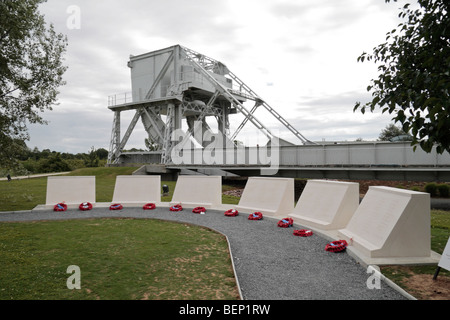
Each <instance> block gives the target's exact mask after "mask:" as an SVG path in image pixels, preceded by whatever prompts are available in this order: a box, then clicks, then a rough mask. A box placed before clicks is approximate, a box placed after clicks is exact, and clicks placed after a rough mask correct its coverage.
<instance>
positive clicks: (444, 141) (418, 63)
mask: <svg viewBox="0 0 450 320" xmlns="http://www.w3.org/2000/svg"><path fill="white" fill-rule="evenodd" d="M385 1H386V2H390V0H385ZM394 1H396V0H394ZM418 5H419V8H418V9H412V8H410V4H406V5H405V6H404V7H403V8H402V10H401V12H400V13H399V17H400V18H402V19H406V20H405V21H404V22H402V23H400V24H399V25H398V28H395V29H393V30H391V31H390V32H388V33H387V36H386V42H385V43H382V44H380V45H378V46H377V47H375V48H374V50H373V54H368V53H365V52H364V53H363V54H362V55H360V56H359V57H358V61H360V62H364V61H365V60H368V61H371V60H373V61H374V62H375V63H378V64H379V66H378V71H379V75H378V79H375V80H372V81H371V84H370V85H369V86H368V87H367V91H369V92H370V91H372V101H370V102H367V103H365V104H361V103H360V102H357V103H356V105H355V107H354V111H356V110H357V109H360V111H361V112H362V113H364V112H365V110H366V109H369V110H370V111H374V109H375V108H376V107H379V108H380V109H381V110H382V112H383V113H384V112H388V113H389V114H394V115H395V116H394V118H393V120H395V122H399V123H400V124H401V125H402V129H403V130H404V131H405V132H408V133H410V134H411V135H412V136H413V141H412V144H413V145H415V147H417V145H420V147H421V148H422V149H423V150H424V151H426V152H430V151H431V150H432V148H433V146H436V150H437V152H438V153H443V152H444V151H445V150H446V151H450V135H449V134H448V132H449V131H450V115H449V108H450V96H449V91H450V28H449V25H450V17H449V7H450V2H449V1H447V0H418Z"/></svg>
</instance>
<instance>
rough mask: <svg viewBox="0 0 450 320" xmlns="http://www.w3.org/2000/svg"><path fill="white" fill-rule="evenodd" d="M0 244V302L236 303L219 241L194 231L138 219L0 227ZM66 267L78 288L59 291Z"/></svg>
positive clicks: (64, 282) (221, 240)
mask: <svg viewBox="0 0 450 320" xmlns="http://www.w3.org/2000/svg"><path fill="white" fill-rule="evenodd" d="M180 239H182V241H180ZM0 245H1V251H0V265H1V266H2V272H0V284H1V286H0V299H1V300H29V299H31V300H60V299H64V300H66V299H70V300H80V299H82V300H141V299H144V300H172V299H175V300H185V299H189V300H214V299H221V300H222V299H225V300H234V299H238V298H239V294H238V290H237V287H236V282H235V278H234V274H233V269H232V267H231V261H230V255H229V252H228V245H227V242H226V239H225V237H224V236H223V235H220V234H218V233H216V232H212V231H210V230H208V229H206V228H202V227H196V226H192V225H187V224H181V223H173V222H172V223H171V222H165V221H158V220H146V219H143V220H138V219H87V220H71V221H46V222H33V223H0ZM72 265H76V266H78V267H79V268H80V289H79V290H77V289H74V290H69V289H68V286H67V280H68V278H69V277H70V276H71V274H72V273H71V272H70V273H67V268H68V267H69V266H72ZM69 283H70V284H72V281H69ZM73 283H75V282H73Z"/></svg>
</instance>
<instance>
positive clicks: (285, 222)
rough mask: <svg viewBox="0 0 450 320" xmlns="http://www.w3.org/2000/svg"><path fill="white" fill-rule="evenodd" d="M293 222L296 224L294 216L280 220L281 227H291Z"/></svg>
mask: <svg viewBox="0 0 450 320" xmlns="http://www.w3.org/2000/svg"><path fill="white" fill-rule="evenodd" d="M293 224H294V220H292V218H284V219H281V220H280V221H278V226H279V227H280V228H289V227H292V225H293Z"/></svg>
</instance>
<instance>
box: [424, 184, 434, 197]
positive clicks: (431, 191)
mask: <svg viewBox="0 0 450 320" xmlns="http://www.w3.org/2000/svg"><path fill="white" fill-rule="evenodd" d="M425 192H428V193H429V194H430V196H431V197H436V196H437V185H436V183H434V182H430V183H427V184H426V185H425Z"/></svg>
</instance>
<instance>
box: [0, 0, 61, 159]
mask: <svg viewBox="0 0 450 320" xmlns="http://www.w3.org/2000/svg"><path fill="white" fill-rule="evenodd" d="M45 1H46V0H16V1H3V0H2V1H0V16H1V19H0V163H1V164H2V166H3V167H11V166H12V165H14V164H16V163H17V162H16V154H17V152H18V150H20V148H21V146H22V145H21V144H20V143H19V144H18V143H16V141H22V142H23V141H25V140H28V139H29V136H28V132H27V127H26V126H27V123H38V124H45V123H46V121H45V120H44V119H43V118H42V116H41V113H42V112H43V111H45V110H47V109H48V110H51V109H52V105H53V104H55V102H56V100H57V95H58V93H59V92H58V87H59V86H61V85H64V81H63V78H62V76H63V74H64V72H65V71H66V69H67V68H66V67H65V66H63V63H62V62H63V61H62V60H63V54H64V52H65V51H66V47H67V39H66V37H65V36H63V35H62V34H57V33H56V32H55V30H54V27H53V25H52V24H50V25H49V26H47V24H46V22H45V20H44V16H43V15H41V14H40V13H39V11H38V6H39V5H40V4H41V3H43V2H45Z"/></svg>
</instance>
